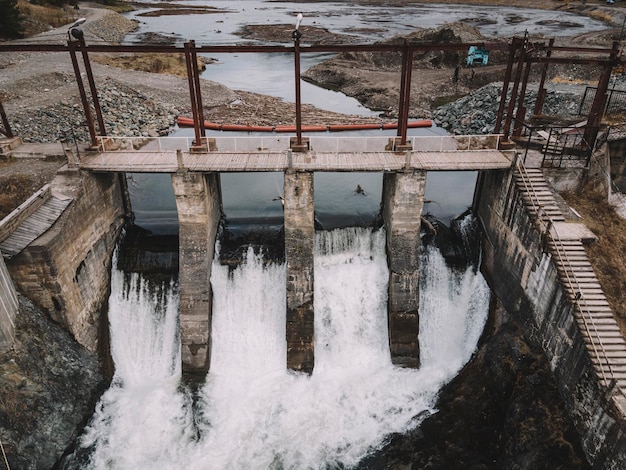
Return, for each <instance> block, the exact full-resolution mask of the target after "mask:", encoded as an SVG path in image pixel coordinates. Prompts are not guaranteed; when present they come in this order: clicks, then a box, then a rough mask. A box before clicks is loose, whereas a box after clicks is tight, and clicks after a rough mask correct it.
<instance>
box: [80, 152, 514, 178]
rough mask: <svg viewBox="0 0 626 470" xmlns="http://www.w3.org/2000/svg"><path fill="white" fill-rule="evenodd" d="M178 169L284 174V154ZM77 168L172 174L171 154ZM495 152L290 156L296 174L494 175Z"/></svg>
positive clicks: (118, 156)
mask: <svg viewBox="0 0 626 470" xmlns="http://www.w3.org/2000/svg"><path fill="white" fill-rule="evenodd" d="M182 165H183V168H185V169H187V170H190V171H199V172H213V171H217V172H246V171H285V170H287V169H288V168H289V156H288V152H206V153H193V152H183V153H182ZM79 167H80V168H81V169H84V170H91V171H97V172H134V173H141V172H145V173H174V172H176V171H177V170H179V169H182V168H179V162H178V159H177V155H176V152H175V151H165V152H142V151H115V152H98V153H93V154H86V155H84V154H83V155H81V158H80V162H79ZM510 167H511V160H510V159H509V158H508V157H507V156H506V155H504V154H503V153H502V152H500V151H498V150H453V151H440V152H437V151H427V152H423V151H411V152H410V155H408V156H407V154H406V153H404V152H403V153H394V152H314V151H309V152H303V153H297V152H293V153H292V157H291V168H293V169H294V170H296V171H298V170H300V171H398V170H401V169H403V168H414V169H418V170H429V171H433V170H449V171H451V170H494V169H503V168H510Z"/></svg>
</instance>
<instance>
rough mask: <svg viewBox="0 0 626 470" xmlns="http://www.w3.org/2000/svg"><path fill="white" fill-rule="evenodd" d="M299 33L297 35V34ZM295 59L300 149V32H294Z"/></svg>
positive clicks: (297, 136) (297, 131)
mask: <svg viewBox="0 0 626 470" xmlns="http://www.w3.org/2000/svg"><path fill="white" fill-rule="evenodd" d="M296 33H297V34H296ZM293 45H294V51H293V59H294V71H295V78H294V80H295V87H296V90H295V91H296V145H297V146H298V148H300V147H301V146H302V100H301V97H300V93H301V90H300V32H299V31H298V30H295V31H294V34H293Z"/></svg>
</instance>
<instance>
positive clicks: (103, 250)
mask: <svg viewBox="0 0 626 470" xmlns="http://www.w3.org/2000/svg"><path fill="white" fill-rule="evenodd" d="M50 186H51V192H52V194H55V195H56V196H57V197H59V198H66V199H71V202H70V203H69V205H68V206H67V208H66V209H65V210H64V211H63V213H62V214H61V216H60V217H59V219H58V220H56V222H55V223H54V224H53V225H52V226H51V227H50V228H49V229H48V230H47V231H46V232H45V233H44V234H43V235H41V236H39V237H38V238H37V239H35V240H34V241H33V242H31V243H30V244H29V245H28V246H27V247H26V248H24V249H23V250H22V251H21V252H20V253H19V254H16V255H15V256H13V257H11V258H10V259H8V260H7V268H8V270H9V272H10V275H11V278H12V279H13V282H14V283H15V285H16V287H17V289H18V290H19V291H20V292H21V293H22V294H23V295H25V296H26V297H28V298H29V299H31V300H32V301H33V302H34V303H35V304H36V305H37V306H38V307H39V308H41V309H43V310H44V311H45V312H47V313H48V314H49V315H50V317H51V318H52V320H54V321H55V322H57V323H58V324H60V325H61V326H63V327H64V328H65V329H66V330H68V331H69V332H70V333H71V334H72V335H73V336H74V338H75V339H76V340H77V341H78V342H79V343H80V344H82V345H83V346H84V347H86V348H87V349H89V350H90V351H92V352H94V351H96V350H97V349H98V343H99V341H100V335H101V315H100V314H101V312H102V310H103V306H104V305H106V302H107V299H108V295H109V282H110V280H109V278H110V271H111V258H112V254H113V250H114V248H115V244H116V241H117V239H118V236H119V234H120V231H121V228H122V226H123V224H124V218H125V210H124V204H123V201H122V194H123V192H122V190H121V188H120V179H119V178H118V176H117V175H115V174H93V173H86V172H81V171H78V170H71V169H66V170H64V171H60V172H59V173H58V174H57V176H56V177H55V179H54V181H53V182H52V183H51V185H50ZM105 331H106V330H105Z"/></svg>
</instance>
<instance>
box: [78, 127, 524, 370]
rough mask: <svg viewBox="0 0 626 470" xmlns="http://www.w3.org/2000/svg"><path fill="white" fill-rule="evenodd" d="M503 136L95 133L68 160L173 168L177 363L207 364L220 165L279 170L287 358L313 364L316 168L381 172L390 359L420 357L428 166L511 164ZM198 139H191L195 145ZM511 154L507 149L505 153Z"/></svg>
mask: <svg viewBox="0 0 626 470" xmlns="http://www.w3.org/2000/svg"><path fill="white" fill-rule="evenodd" d="M500 139H501V136H500V135H482V136H425V137H410V138H408V139H407V140H406V142H405V143H404V144H402V145H399V139H398V138H396V137H388V136H387V137H384V136H383V137H378V136H376V137H368V136H359V137H343V136H342V137H328V136H308V137H306V138H305V139H304V140H303V143H304V145H303V148H300V149H299V151H293V150H292V148H293V144H294V138H293V137H289V136H285V137H281V136H271V137H268V136H262V137H256V136H250V137H215V138H212V137H208V138H203V140H202V141H201V142H202V143H203V145H202V147H203V151H201V152H198V151H197V150H195V148H197V143H198V140H192V139H191V138H177V137H173V138H163V139H158V138H154V139H129V138H119V139H115V138H109V137H102V138H99V147H98V149H97V150H94V151H91V152H87V153H85V154H82V155H80V158H75V157H74V156H73V155H68V157H69V160H70V161H69V166H70V167H76V168H80V169H81V170H87V171H90V172H95V173H116V172H120V173H124V172H144V173H145V172H148V173H169V174H171V175H172V184H173V187H174V194H175V197H176V205H177V211H178V218H179V243H180V244H179V246H180V248H179V256H180V258H179V286H180V323H181V342H182V353H183V365H184V367H185V368H186V369H187V370H190V371H191V370H207V369H208V367H209V362H210V349H211V348H210V336H211V335H210V331H211V312H210V311H211V304H212V297H211V289H210V281H209V280H210V275H211V273H210V271H211V263H212V260H213V256H214V245H215V240H216V236H217V229H218V224H219V222H220V220H221V219H222V217H223V211H222V202H221V184H220V176H219V175H220V173H224V172H260V171H261V172H263V171H273V172H283V173H284V188H283V190H284V227H285V258H286V264H287V286H286V295H287V365H288V367H290V368H292V369H295V370H301V371H306V372H311V371H312V369H313V364H314V350H313V349H314V348H313V343H314V341H313V310H314V301H313V291H314V279H313V278H314V276H313V249H314V233H315V228H314V206H315V203H314V194H313V178H314V174H315V172H320V171H328V172H341V171H359V172H368V171H369V172H381V173H384V177H383V200H382V207H383V209H382V211H383V218H384V221H385V226H386V229H387V252H388V262H389V268H390V283H389V285H390V287H389V307H388V310H389V312H388V313H389V328H390V348H391V352H392V358H393V360H394V362H395V363H396V364H399V365H404V366H408V367H417V366H418V365H419V345H418V343H417V336H418V331H419V319H418V280H419V254H418V250H419V231H420V224H421V215H422V208H423V205H424V189H425V182H426V173H427V172H428V171H432V170H440V171H441V170H443V171H445V170H471V171H477V170H480V171H488V170H502V169H508V168H510V167H511V165H512V160H513V158H512V154H511V152H503V151H501V150H498V148H499V146H500ZM194 146H195V148H194ZM507 153H508V155H507Z"/></svg>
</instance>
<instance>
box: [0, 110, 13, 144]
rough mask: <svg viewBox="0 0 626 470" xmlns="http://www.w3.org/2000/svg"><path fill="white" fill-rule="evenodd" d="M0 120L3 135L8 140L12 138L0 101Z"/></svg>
mask: <svg viewBox="0 0 626 470" xmlns="http://www.w3.org/2000/svg"><path fill="white" fill-rule="evenodd" d="M0 119H2V127H3V129H0V131H2V133H3V134H4V135H6V136H7V137H8V138H13V131H12V130H11V126H10V125H9V120H8V119H7V114H6V113H5V112H4V106H2V102H1V101H0Z"/></svg>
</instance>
